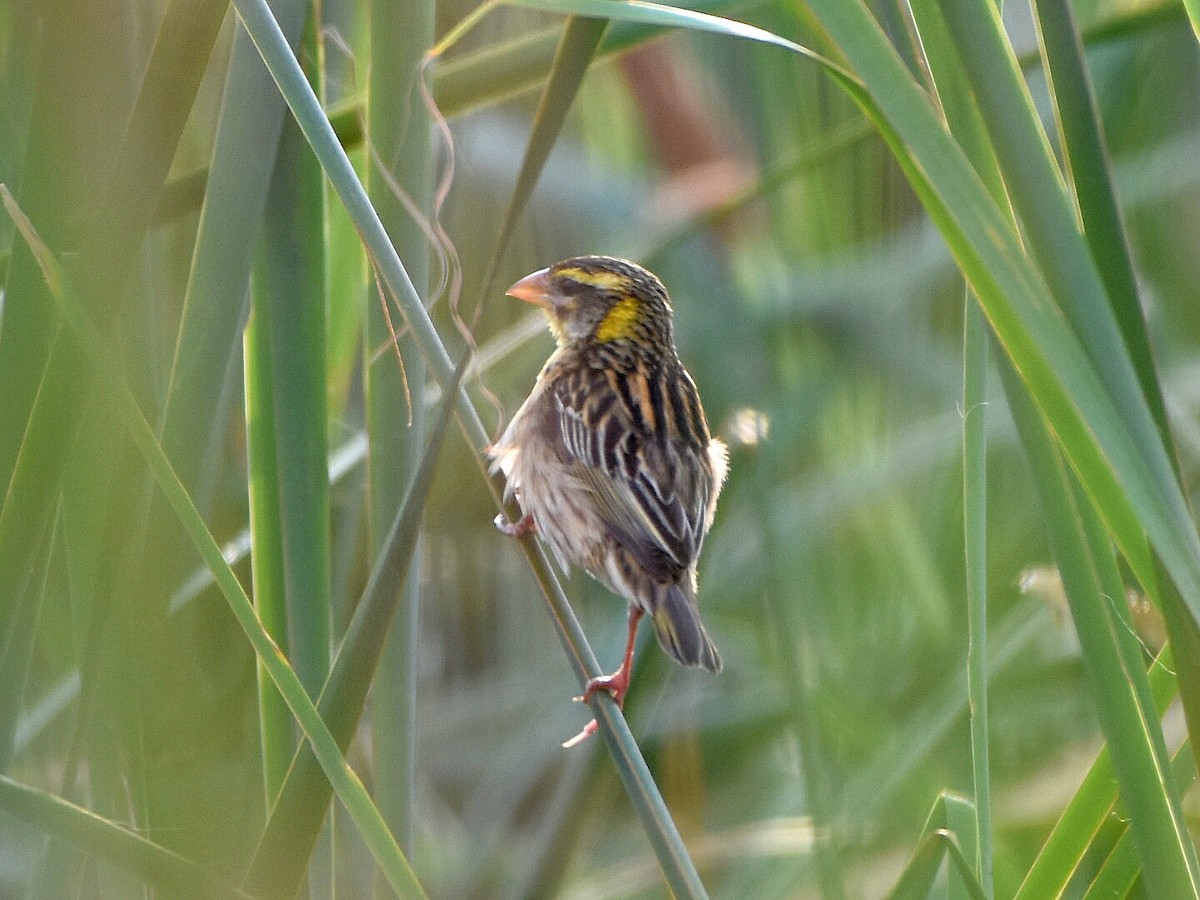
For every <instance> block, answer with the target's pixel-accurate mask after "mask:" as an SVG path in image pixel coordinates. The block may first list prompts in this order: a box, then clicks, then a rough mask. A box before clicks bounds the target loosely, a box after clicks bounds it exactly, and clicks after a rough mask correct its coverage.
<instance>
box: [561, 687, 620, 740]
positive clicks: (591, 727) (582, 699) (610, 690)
mask: <svg viewBox="0 0 1200 900" xmlns="http://www.w3.org/2000/svg"><path fill="white" fill-rule="evenodd" d="M629 676H630V668H629V666H621V668H619V669H617V671H615V672H613V673H612V674H611V675H600V676H598V677H596V678H593V679H591V680H590V681H588V683H587V684H585V685H584V686H583V693H582V694H580V695H579V696H578V697H575V698H574V700H575V702H576V703H587V702H588V701H589V700H591V699H592V697H593V696H595V695H596V694H597V693H599V692H600V691H604V692H605V693H607V694H608V695H609V696H611V697H612V698H613V701H614V702H615V703H616V704H617V706H618V707H619V708H622V709H623V708H624V707H625V693H626V692H627V691H628V690H629ZM599 728H600V726H599V725H598V724H597V723H596V720H595V719H592V721H590V722H588V723H587V724H586V725H584V726H583V731H581V732H579V734H577V735H575V737H573V738H571V739H570V740H569V741H563V747H565V748H566V749H568V750H570V749H571V748H572V747H576V746H578V745H579V744H582V743H583V742H584V741H586V740H587V739H588V738H589V737H591V736H592V735H593V734H595V733H596V732H597V731H598V730H599Z"/></svg>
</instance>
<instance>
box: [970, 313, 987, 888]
mask: <svg viewBox="0 0 1200 900" xmlns="http://www.w3.org/2000/svg"><path fill="white" fill-rule="evenodd" d="M963 306H964V309H963V316H964V319H965V322H964V325H963V532H964V550H965V560H964V561H965V565H966V583H967V628H968V631H969V635H970V637H969V643H968V644H967V691H968V694H969V695H970V698H971V702H970V710H971V776H972V781H973V784H974V794H975V803H974V805H973V812H974V815H975V817H976V818H975V829H976V832H977V834H978V842H977V844H976V846H977V848H978V851H979V852H978V855H977V856H976V858H975V875H976V878H977V879H978V880H979V883H980V886H981V887H982V888H983V893H984V895H985V896H987V897H991V896H992V894H993V889H992V855H993V854H992V800H991V797H992V790H991V765H990V762H989V754H988V734H989V731H988V691H987V665H988V662H987V658H988V655H987V645H988V629H987V605H988V604H987V434H986V431H985V427H984V426H985V424H986V422H985V417H984V411H985V409H986V401H985V397H986V386H987V372H988V333H987V322H986V320H985V319H984V317H983V312H982V311H981V310H980V309H979V306H978V305H977V304H976V303H975V300H974V298H973V297H971V296H970V293H969V292H968V294H967V297H966V302H965V303H964V304H963Z"/></svg>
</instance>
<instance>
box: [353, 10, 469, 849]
mask: <svg viewBox="0 0 1200 900" xmlns="http://www.w3.org/2000/svg"><path fill="white" fill-rule="evenodd" d="M435 19H436V2H435V0H417V2H413V0H372V2H371V4H370V36H371V50H370V53H371V56H370V59H371V67H370V72H369V76H368V77H369V81H368V84H367V102H366V110H365V112H366V115H365V127H366V134H367V137H368V139H369V142H368V147H367V157H368V159H369V160H370V161H371V163H370V165H368V166H367V167H366V171H367V174H366V182H367V189H368V191H369V192H370V197H371V202H372V204H374V206H375V209H376V211H377V212H378V213H379V219H380V221H381V222H382V223H383V225H384V228H386V229H387V233H388V236H389V237H390V238H391V241H392V244H393V245H394V246H395V248H396V253H397V255H398V256H399V257H400V258H401V259H402V260H404V264H405V267H406V268H407V269H408V272H409V274H410V275H411V276H412V279H413V283H414V285H415V286H416V287H417V289H418V291H419V293H421V294H422V295H427V294H429V292H430V284H431V282H432V281H433V279H432V278H431V275H430V272H431V268H432V266H431V262H432V260H433V259H434V258H435V250H436V254H437V255H439V256H440V257H441V258H442V264H443V265H444V266H446V267H447V268H448V267H449V266H450V262H449V260H447V259H446V255H447V254H446V248H445V247H437V248H435V246H434V244H433V242H432V241H431V234H430V228H431V226H435V225H436V222H434V221H433V220H434V216H435V212H434V204H433V196H434V154H435V150H436V144H435V140H434V131H433V129H432V128H431V119H430V110H429V108H428V107H427V105H426V104H425V103H424V102H422V101H423V100H424V93H425V92H426V91H427V86H426V84H425V79H426V77H427V67H426V66H425V65H424V60H425V54H426V52H427V51H428V50H429V47H430V45H431V44H433V42H434V39H435V33H436V29H435ZM446 149H447V150H449V149H451V148H446ZM443 277H446V278H449V277H450V276H449V273H448V272H444V273H443ZM366 300H367V304H366V309H365V322H364V323H363V329H364V331H363V333H364V334H365V338H363V339H364V340H365V342H366V343H365V346H366V347H368V348H371V351H372V352H369V353H367V354H365V357H366V358H365V359H364V360H363V362H362V371H363V385H364V392H365V398H364V399H365V403H366V428H367V434H368V439H369V440H368V452H369V454H370V460H369V463H368V466H367V495H366V502H367V508H368V534H369V537H368V547H369V548H370V556H371V558H376V557H378V556H380V554H381V553H383V552H385V541H386V540H387V539H388V537H389V526H390V525H391V524H392V516H393V514H394V512H395V510H396V509H398V508H399V507H400V504H401V501H402V500H403V499H404V496H405V492H406V489H407V485H408V478H409V476H410V474H411V473H412V471H413V470H414V469H415V468H416V467H417V465H418V463H419V461H420V460H421V459H422V456H423V451H424V450H425V445H426V443H427V442H426V435H425V420H426V404H425V403H424V402H422V397H421V394H422V393H423V389H424V386H425V385H426V384H427V382H428V378H427V376H426V371H425V364H424V361H423V360H422V358H421V354H420V351H419V350H418V349H417V348H416V347H415V345H414V344H413V341H412V339H411V338H409V337H407V336H406V335H403V334H399V335H397V334H395V333H393V331H392V328H393V325H395V324H396V323H393V322H392V321H391V319H392V318H394V317H393V316H391V315H390V313H388V314H387V315H385V312H386V311H387V310H386V308H385V306H386V303H387V301H386V300H385V299H384V298H383V297H381V296H379V291H378V290H377V289H376V285H375V284H373V283H372V284H370V285H369V287H368V289H367V297H366ZM384 347H386V348H387V350H386V352H382V353H381V352H378V350H379V348H384ZM413 553H414V554H415V555H416V557H417V558H418V559H420V557H421V555H422V553H423V551H422V549H421V548H420V546H419V545H418V546H417V547H416V548H415V549H414V551H413ZM421 568H422V567H421V565H420V564H419V563H418V564H417V565H414V566H410V567H409V568H408V575H407V578H406V581H405V583H404V588H403V590H404V593H405V596H404V599H403V601H401V602H402V603H403V606H402V608H401V614H400V618H399V619H398V621H397V622H396V624H395V626H394V627H393V628H392V629H391V631H390V634H389V638H388V641H387V644H386V645H385V647H384V650H383V655H382V658H381V660H380V663H379V669H378V676H377V677H376V679H375V685H374V690H373V691H372V697H371V703H372V705H373V707H374V710H375V713H374V715H372V716H371V736H372V741H371V745H372V748H373V753H374V761H375V766H376V768H377V769H378V770H381V771H386V772H387V773H388V777H387V778H385V779H381V780H380V783H379V784H378V785H377V786H376V790H375V799H376V802H377V803H378V804H379V809H380V811H381V812H382V813H383V815H384V817H385V818H386V819H387V820H388V822H389V824H391V826H392V831H393V832H394V833H395V835H396V838H397V840H399V842H400V846H401V847H404V848H405V849H406V850H408V849H410V848H411V847H412V845H413V836H414V834H415V831H416V811H415V807H416V793H417V791H416V784H417V746H418V745H417V734H418V731H417V726H418V721H417V680H418V666H419V664H420V660H421V654H420V652H419V649H420V644H419V640H418V630H419V623H420V619H421V615H422V613H421V593H422V578H421Z"/></svg>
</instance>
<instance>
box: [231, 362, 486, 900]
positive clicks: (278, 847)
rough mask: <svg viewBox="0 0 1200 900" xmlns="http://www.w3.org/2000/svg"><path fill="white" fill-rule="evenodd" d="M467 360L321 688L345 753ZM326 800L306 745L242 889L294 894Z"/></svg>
mask: <svg viewBox="0 0 1200 900" xmlns="http://www.w3.org/2000/svg"><path fill="white" fill-rule="evenodd" d="M467 359H468V358H464V360H463V361H462V362H461V363H459V368H458V371H457V372H456V375H455V380H454V382H453V385H452V386H453V387H454V388H455V390H453V391H451V392H450V393H449V394H448V395H446V398H445V399H443V400H442V408H441V409H440V410H439V411H438V414H437V417H436V421H434V422H433V423H432V428H431V430H430V434H429V440H428V444H427V446H426V447H425V448H424V451H423V453H422V455H421V459H420V461H419V464H418V466H417V468H416V470H415V471H414V472H413V473H412V475H411V476H410V480H409V484H408V487H407V491H406V493H405V496H404V500H403V502H402V503H401V504H400V506H399V508H398V509H397V511H396V514H395V517H394V518H393V520H392V525H391V528H390V530H389V532H388V534H387V535H386V537H385V538H384V540H383V542H382V547H381V550H380V553H379V555H378V556H377V557H376V562H375V565H374V567H373V569H372V571H371V576H370V579H369V580H368V582H367V586H366V588H365V590H364V591H363V595H362V597H361V598H360V599H359V602H358V605H357V607H356V608H355V611H354V617H353V619H351V621H350V626H349V627H348V628H347V630H346V635H345V637H344V638H343V639H342V643H341V646H340V647H339V648H338V652H337V656H336V657H335V659H334V663H333V669H332V670H331V671H330V673H329V679H328V680H327V681H326V683H325V685H324V686H323V687H322V689H321V695H320V699H319V701H318V708H319V709H320V711H321V715H322V718H323V719H324V720H325V722H326V724H327V725H328V726H329V731H330V733H331V734H332V735H333V737H334V740H336V741H337V743H338V746H339V747H340V748H341V749H342V750H343V752H344V751H345V749H346V747H348V746H349V744H350V739H351V738H352V737H353V736H354V729H355V728H356V727H357V725H358V720H359V717H360V716H361V714H362V710H363V705H364V704H365V702H366V697H367V689H368V688H369V687H370V685H371V681H372V678H373V677H374V674H375V671H376V668H377V666H378V664H379V659H380V656H381V654H382V652H383V648H384V643H385V641H386V639H387V635H388V630H389V628H390V627H391V624H392V620H393V618H394V616H395V613H396V611H397V607H398V606H399V605H400V604H401V603H403V602H405V600H406V599H411V598H405V597H404V594H403V586H404V583H405V582H406V580H407V577H408V573H409V570H410V566H411V564H412V559H413V552H414V550H415V548H416V546H417V539H418V537H419V534H420V523H421V516H422V514H423V512H424V508H425V501H426V500H427V499H428V497H429V490H430V488H431V486H432V484H433V475H434V467H435V466H436V465H437V461H438V458H439V456H440V454H441V448H442V441H443V439H444V437H445V433H446V429H447V426H448V424H449V421H450V413H451V412H452V410H453V408H454V403H453V402H452V401H453V399H454V397H455V395H456V393H457V387H458V385H459V383H460V382H461V379H462V374H463V372H464V371H465V370H466V367H467ZM329 798H330V785H329V782H328V780H327V779H326V778H325V777H324V776H323V775H322V773H321V769H320V766H319V764H318V762H317V760H316V758H315V757H314V755H313V753H312V749H311V748H310V747H309V746H308V745H307V744H305V745H302V746H301V747H300V748H299V749H298V750H297V751H296V756H295V758H294V759H293V760H292V764H291V767H290V769H289V771H288V774H287V781H286V782H285V783H284V786H283V789H282V791H281V792H280V795H279V799H278V801H277V802H276V803H275V806H274V808H273V809H272V810H271V816H270V819H269V821H268V823H267V827H266V830H265V831H264V832H263V836H262V839H261V840H260V842H259V846H258V849H257V850H256V851H255V854H254V860H253V861H252V863H251V865H250V870H249V872H248V874H247V876H246V879H245V883H246V887H247V889H248V890H250V891H251V892H252V893H255V894H260V893H264V894H265V893H271V894H273V895H278V896H292V895H293V894H294V893H295V887H296V886H297V885H298V884H299V880H300V878H301V875H302V873H303V869H304V861H305V860H306V859H307V858H308V854H309V852H310V851H311V848H312V845H313V842H314V841H315V840H316V837H317V831H318V830H319V828H320V826H321V820H322V819H323V818H324V816H325V810H326V808H327V807H328V805H329Z"/></svg>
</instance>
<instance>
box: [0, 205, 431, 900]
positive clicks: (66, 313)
mask: <svg viewBox="0 0 1200 900" xmlns="http://www.w3.org/2000/svg"><path fill="white" fill-rule="evenodd" d="M0 199H3V201H4V205H5V208H6V209H7V210H8V213H9V215H10V216H11V217H12V219H13V220H14V222H15V223H16V225H17V228H18V230H19V231H20V232H21V235H22V237H23V238H24V239H25V241H26V242H27V243H28V245H29V247H30V249H31V250H32V251H33V253H34V255H35V257H36V258H37V261H38V264H39V266H41V268H42V270H43V272H44V273H45V276H46V282H47V285H48V286H49V287H50V289H51V294H52V296H53V297H54V299H55V301H56V303H57V304H58V308H59V311H60V313H62V316H63V318H64V319H65V320H66V322H67V324H68V325H69V326H70V328H71V331H72V332H73V334H74V336H75V338H76V339H77V340H78V341H79V343H80V345H81V346H82V348H83V350H84V353H85V354H86V356H87V358H88V360H89V362H90V363H91V366H92V371H93V374H94V375H95V376H96V378H97V380H98V382H99V384H100V385H101V387H102V389H104V390H106V391H107V393H108V396H109V400H110V401H111V402H112V403H113V406H114V409H115V412H116V414H117V416H118V417H119V419H120V423H121V425H122V426H123V428H124V429H125V430H126V432H127V433H128V434H129V436H130V438H131V440H132V441H133V443H134V444H135V445H136V447H137V449H138V452H139V453H140V454H141V455H142V458H143V459H144V461H145V462H146V464H147V465H148V466H149V467H150V469H151V471H152V472H153V475H154V479H155V481H156V482H157V483H158V487H159V489H160V490H161V491H162V492H163V494H164V495H165V496H166V499H167V502H168V503H169V504H170V506H171V508H172V510H173V511H174V512H175V515H176V516H177V517H178V519H179V522H180V524H181V525H182V526H183V528H184V530H185V531H186V532H187V534H188V537H189V538H190V539H191V541H192V543H193V545H194V546H195V547H196V549H197V550H198V551H199V552H200V555H201V556H202V557H203V558H204V561H205V562H206V563H207V564H208V566H209V568H210V569H211V570H212V572H213V576H214V578H215V579H216V582H217V586H218V587H219V588H220V590H221V592H222V594H224V595H225V599H226V601H227V602H228V604H229V608H230V610H231V611H232V612H233V615H234V617H235V618H236V619H237V621H238V624H239V625H240V626H241V628H242V631H243V632H244V633H245V634H246V637H247V638H248V639H249V641H250V643H251V645H252V646H253V647H254V650H255V653H256V654H257V655H258V657H259V659H260V660H262V661H263V664H264V665H265V666H266V668H267V671H268V672H269V673H270V675H271V680H272V681H273V682H274V683H275V686H276V687H277V688H278V689H279V692H280V693H281V694H282V695H283V698H284V700H285V701H286V702H287V704H288V707H289V708H290V709H291V710H292V714H293V715H294V716H295V717H296V720H297V722H298V723H299V725H300V728H301V730H302V731H303V732H304V734H305V737H307V738H308V740H309V742H310V743H311V745H312V747H313V751H314V753H315V754H316V756H317V759H318V760H319V761H320V763H321V767H322V769H324V771H325V774H326V776H327V777H328V778H329V780H330V781H331V782H332V783H333V785H334V790H335V791H336V792H337V794H338V797H339V799H341V801H342V802H343V804H345V806H346V808H347V810H348V811H349V813H350V817H351V818H352V819H353V820H354V822H355V824H356V825H357V826H358V828H359V830H360V832H361V833H362V835H363V838H364V840H365V841H366V842H367V845H368V846H369V847H370V849H371V852H372V854H373V855H374V856H375V859H376V861H377V862H378V863H379V865H380V867H381V868H382V869H383V871H384V873H385V875H386V876H387V879H388V881H389V883H390V884H391V885H392V887H393V888H394V889H395V890H396V891H398V892H400V893H402V894H406V895H417V896H423V891H422V890H421V887H420V885H419V884H418V882H417V881H416V877H415V876H414V874H413V872H412V868H411V867H410V866H409V864H408V860H407V859H406V858H405V856H404V854H403V852H401V850H400V848H399V847H398V846H397V845H396V842H395V839H394V838H393V837H392V835H391V833H390V832H389V831H388V829H387V826H386V825H385V824H384V822H383V819H382V817H381V816H380V815H379V810H378V809H376V807H375V805H374V804H373V803H372V802H371V798H370V796H369V795H368V794H367V791H366V788H364V787H363V784H362V782H361V781H360V780H359V778H358V776H357V775H356V774H355V773H354V771H353V770H352V769H351V768H350V766H349V765H348V764H347V763H346V760H345V758H344V757H343V756H342V753H341V751H340V750H339V749H338V746H337V743H336V742H335V741H334V739H333V737H332V735H330V733H329V730H328V729H327V728H326V727H325V723H324V722H323V721H321V717H320V714H319V713H318V712H317V709H316V707H315V706H314V705H313V702H312V700H310V699H309V697H308V694H307V693H306V692H305V690H304V687H303V685H302V684H301V683H300V680H299V678H298V677H297V676H296V673H295V671H294V670H293V669H292V668H291V666H289V665H288V662H287V660H286V659H285V658H284V656H283V654H282V653H280V652H279V648H278V647H277V646H276V645H275V643H274V641H272V640H271V638H270V636H269V635H268V634H267V633H266V632H265V631H264V630H263V628H262V625H261V623H260V622H259V621H258V618H257V617H256V616H255V614H254V609H253V607H252V606H251V604H250V600H249V598H248V597H247V596H246V593H245V591H244V590H243V589H242V586H241V584H240V583H239V582H238V580H237V576H236V575H235V574H234V573H233V570H232V569H230V568H229V565H228V564H227V563H226V562H225V559H224V557H223V556H222V555H221V548H220V547H219V546H218V545H217V542H216V541H215V540H214V539H213V536H212V534H211V533H210V532H209V530H208V527H207V526H206V525H205V523H204V520H203V519H202V518H201V516H200V513H199V511H198V510H197V509H196V506H195V504H194V503H193V502H192V499H191V497H190V496H189V495H188V493H187V489H186V488H185V487H184V486H183V484H182V483H181V482H180V481H179V478H178V477H177V476H176V474H175V472H174V470H173V469H172V467H171V463H170V461H169V460H168V459H167V457H166V455H165V453H164V452H163V449H162V447H161V446H160V445H159V443H158V441H157V439H156V438H155V435H154V432H153V431H152V429H151V427H150V424H149V423H148V422H147V421H146V418H145V416H144V415H143V414H142V411H141V409H140V408H139V407H138V405H137V401H136V400H135V399H134V397H133V395H132V394H131V393H130V392H129V390H128V388H127V387H126V386H125V384H124V382H123V380H122V378H121V375H120V373H118V372H117V371H116V369H115V368H114V367H113V365H112V360H111V359H110V358H109V355H108V354H107V352H106V349H105V348H106V346H107V345H106V344H105V342H104V340H103V337H102V332H101V331H100V329H99V328H98V326H97V325H96V322H95V320H94V319H93V317H92V316H90V315H89V314H88V313H87V311H86V310H85V309H84V308H83V307H82V305H81V304H80V303H79V300H78V299H77V297H76V296H75V294H74V292H73V291H72V289H71V287H70V285H69V284H68V283H67V281H66V279H65V277H64V276H63V273H62V271H61V269H60V268H59V266H58V263H57V261H56V260H55V259H54V257H53V256H52V255H51V253H50V251H49V249H48V248H47V247H46V246H45V244H44V243H42V242H41V239H40V238H39V237H38V235H37V232H36V231H35V230H34V228H33V225H32V224H31V223H30V222H29V220H28V219H27V218H25V216H24V214H23V213H22V212H21V210H20V208H19V207H18V206H17V204H16V201H15V200H14V199H13V197H12V194H10V193H9V192H8V190H7V188H5V187H4V186H3V185H0Z"/></svg>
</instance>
